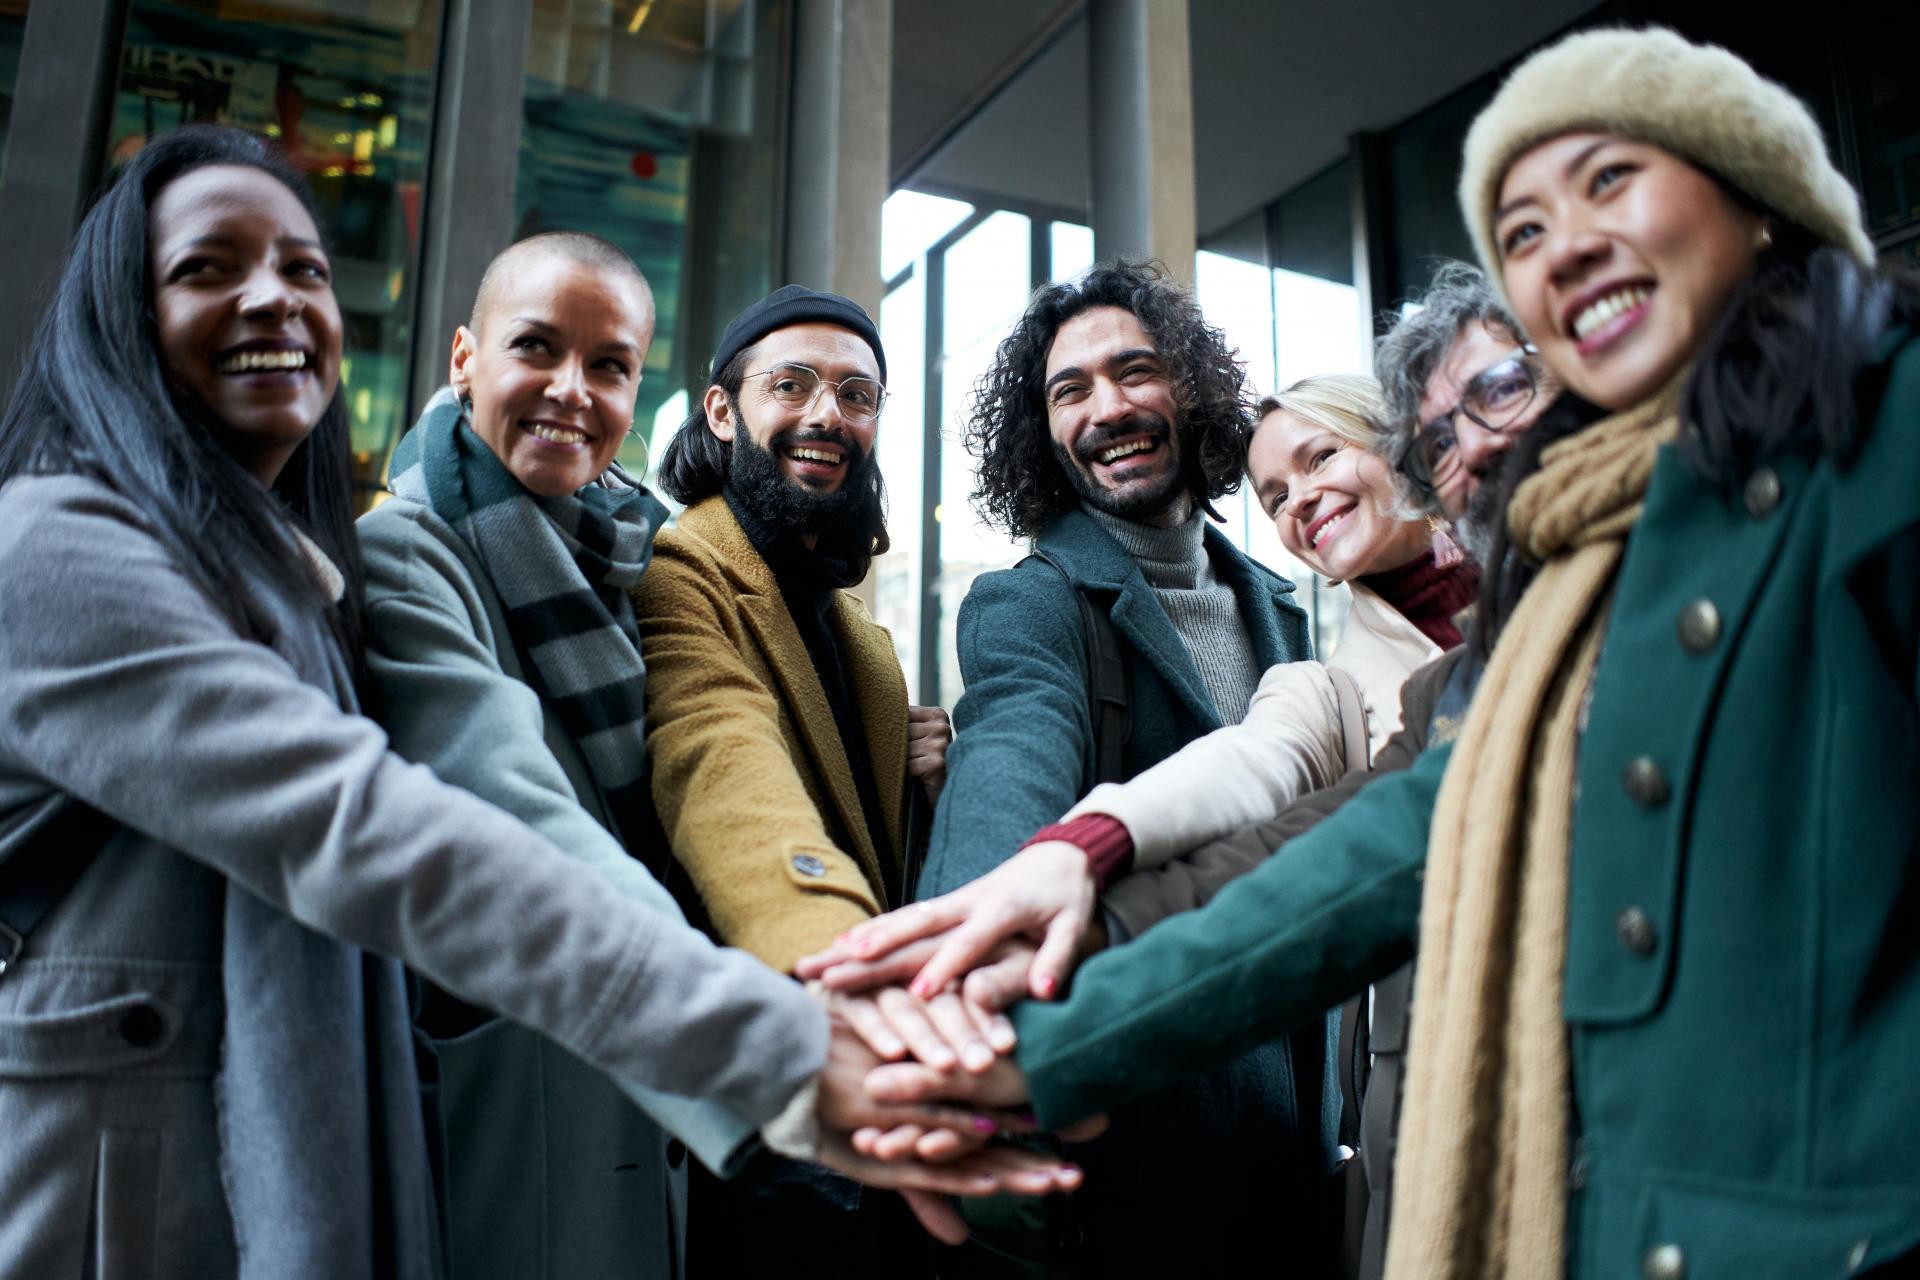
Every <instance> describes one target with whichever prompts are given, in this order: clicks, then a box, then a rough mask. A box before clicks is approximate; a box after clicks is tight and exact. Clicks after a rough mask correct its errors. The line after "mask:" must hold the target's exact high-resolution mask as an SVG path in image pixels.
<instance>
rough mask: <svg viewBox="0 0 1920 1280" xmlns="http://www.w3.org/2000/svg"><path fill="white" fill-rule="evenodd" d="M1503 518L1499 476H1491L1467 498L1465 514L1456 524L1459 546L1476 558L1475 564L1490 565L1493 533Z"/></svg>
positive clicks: (1455, 530) (1481, 482)
mask: <svg viewBox="0 0 1920 1280" xmlns="http://www.w3.org/2000/svg"><path fill="white" fill-rule="evenodd" d="M1501 514H1502V513H1501V510H1500V480H1499V476H1498V475H1497V474H1496V475H1489V476H1487V477H1486V478H1485V479H1483V480H1481V481H1480V486H1479V488H1477V489H1475V490H1474V491H1473V493H1472V494H1471V495H1469V496H1468V498H1467V509H1466V511H1464V512H1463V513H1462V514H1461V516H1460V519H1459V520H1457V521H1455V522H1454V533H1455V534H1456V535H1457V538H1458V541H1459V543H1460V546H1461V547H1462V548H1463V549H1464V550H1465V551H1466V553H1467V554H1468V555H1470V556H1472V557H1473V559H1474V562H1475V563H1477V564H1482V565H1484V564H1486V563H1487V553H1488V552H1490V551H1492V550H1493V533H1494V529H1495V528H1496V527H1497V526H1498V524H1499V520H1500V517H1501Z"/></svg>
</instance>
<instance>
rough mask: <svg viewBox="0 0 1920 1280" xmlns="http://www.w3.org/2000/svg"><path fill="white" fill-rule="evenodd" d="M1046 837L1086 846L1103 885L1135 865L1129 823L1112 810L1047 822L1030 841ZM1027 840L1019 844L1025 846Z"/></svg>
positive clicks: (1089, 865) (1088, 862)
mask: <svg viewBox="0 0 1920 1280" xmlns="http://www.w3.org/2000/svg"><path fill="white" fill-rule="evenodd" d="M1045 840H1064V841H1066V842H1067V843H1068V844H1072V845H1078V846H1079V847H1080V848H1081V849H1082V850H1084V851H1085V852H1086V855H1087V866H1088V867H1089V869H1091V870H1092V872H1093V878H1094V881H1095V883H1096V884H1098V885H1099V886H1100V888H1101V889H1105V888H1106V887H1107V884H1108V883H1109V882H1110V881H1112V880H1114V879H1117V878H1118V877H1120V876H1123V875H1125V874H1126V873H1127V872H1128V870H1130V869H1131V868H1132V866H1133V836H1132V835H1131V834H1130V833H1129V832H1128V831H1127V825H1126V823H1124V822H1122V821H1120V819H1118V818H1115V817H1113V816H1111V815H1110V814H1105V813H1083V814H1081V815H1080V816H1079V817H1077V818H1069V819H1068V820H1067V821H1065V822H1053V823H1048V824H1047V825H1046V826H1044V827H1042V828H1040V829H1039V830H1038V831H1036V832H1034V833H1033V837H1032V838H1031V839H1029V840H1028V841H1027V844H1039V843H1041V842H1042V841H1045ZM1027 844H1023V845H1021V846H1020V847H1021V848H1022V849H1024V848H1026V847H1027Z"/></svg>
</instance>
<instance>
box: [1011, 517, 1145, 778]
mask: <svg viewBox="0 0 1920 1280" xmlns="http://www.w3.org/2000/svg"><path fill="white" fill-rule="evenodd" d="M1030 558H1031V559H1037V560H1042V561H1045V562H1046V563H1047V564H1050V565H1052V566H1053V569H1054V571H1055V572H1056V573H1058V574H1059V575H1060V576H1061V577H1063V578H1065V579H1066V580H1067V583H1068V585H1069V586H1071V587H1073V598H1074V599H1075V600H1076V601H1078V602H1079V604H1080V630H1081V633H1082V635H1083V637H1084V639H1085V641H1086V650H1087V710H1088V713H1089V714H1090V715H1091V716H1092V719H1093V747H1094V750H1093V762H1094V767H1093V773H1094V778H1093V780H1094V781H1095V782H1125V781H1126V780H1127V770H1126V748H1127V739H1128V737H1130V736H1131V735H1132V733H1133V699H1132V695H1131V693H1130V692H1129V690H1128V680H1127V660H1126V657H1125V654H1124V652H1123V650H1122V649H1121V646H1120V633H1119V632H1118V631H1116V630H1114V627H1113V619H1112V618H1109V617H1108V616H1107V611H1106V610H1105V609H1102V608H1099V607H1098V606H1096V605H1095V604H1094V602H1093V601H1092V600H1091V599H1089V598H1088V596H1087V592H1086V590H1085V589H1084V588H1083V587H1081V586H1080V585H1079V584H1078V583H1076V582H1074V580H1073V575H1072V574H1070V573H1068V572H1067V570H1066V567H1065V566H1064V565H1062V564H1061V563H1060V562H1059V561H1058V560H1056V559H1054V558H1053V557H1052V556H1051V555H1049V554H1048V553H1047V552H1045V551H1042V550H1041V549H1040V548H1039V547H1035V548H1034V549H1033V555H1032V556H1031V557H1030ZM1022 563H1024V561H1023V562H1022Z"/></svg>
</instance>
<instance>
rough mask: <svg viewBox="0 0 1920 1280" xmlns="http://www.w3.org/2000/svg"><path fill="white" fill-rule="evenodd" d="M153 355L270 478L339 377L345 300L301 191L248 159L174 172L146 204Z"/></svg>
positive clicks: (233, 446)
mask: <svg viewBox="0 0 1920 1280" xmlns="http://www.w3.org/2000/svg"><path fill="white" fill-rule="evenodd" d="M148 222H149V227H150V244H149V247H148V252H149V253H150V254H151V255H152V262H153V279H154V296H153V310H154V320H155V326H156V336H157V339H158V347H159V354H160V362H161V365H162V367H163V368H165V370H166V373H167V378H168V380H169V381H170V382H171V383H172V384H173V385H174V387H175V388H176V389H177V390H178V391H180V392H181V393H183V394H184V395H186V396H187V397H189V398H190V399H192V400H195V401H198V402H199V403H200V404H202V405H204V406H205V408H206V409H207V411H208V412H209V413H210V414H211V415H212V418H213V421H214V422H215V423H216V424H217V427H218V429H219V430H220V431H221V432H222V436H223V441H222V442H223V443H224V444H225V445H226V447H227V449H228V450H229V451H230V452H231V453H232V454H233V455H234V456H235V457H236V458H238V459H239V460H240V462H241V464H242V465H243V466H245V467H246V468H247V469H248V470H249V471H251V472H253V474H254V475H256V476H258V477H260V479H261V480H263V481H265V482H266V483H268V484H271V483H272V482H273V480H274V477H276V476H278V475H279V474H280V469H281V468H282V467H283V466H285V465H286V462H287V459H288V458H289V457H291V456H292V454H293V451H294V450H295V449H297V448H298V447H299V446H300V442H301V441H302V440H305V439H306V438H307V436H308V435H309V434H310V433H311V432H312V431H313V428H314V426H315V424H317V423H318V422H319V421H320V415H321V414H322V413H324V412H325V411H326V408H327V405H328V403H329V402H331V401H332V399H333V394H334V391H335V390H336V389H337V388H338V387H339V385H340V306H339V303H337V302H336V301H335V300H334V297H333V285H332V283H331V280H332V275H331V271H330V268H329V265H328V262H327V255H326V252H325V251H324V250H323V249H322V248H321V246H320V232H319V229H318V228H316V227H315V226H314V223H313V218H312V217H311V216H310V215H309V214H308V213H307V211H306V208H305V206H303V205H302V204H301V203H300V201H299V198H298V197H296V196H295V195H294V194H293V192H291V191H289V190H287V188H286V187H284V186H282V185H281V184H280V182H279V180H278V179H276V178H274V177H272V176H271V175H269V174H267V173H265V172H263V171H262V170H259V169H255V168H252V167H250V166H246V165H208V166H206V167H204V168H200V169H195V170H193V171H192V172H190V173H186V174H183V175H182V176H181V177H178V178H176V179H174V180H173V181H172V182H170V183H168V184H167V186H166V187H165V188H163V189H162V190H161V192H160V193H159V195H157V196H156V197H154V201H153V207H152V209H151V211H150V212H149V216H148Z"/></svg>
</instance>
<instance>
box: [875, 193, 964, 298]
mask: <svg viewBox="0 0 1920 1280" xmlns="http://www.w3.org/2000/svg"><path fill="white" fill-rule="evenodd" d="M972 212H973V206H972V205H970V204H968V203H967V202H966V201H964V200H948V199H946V198H945V197H944V196H930V195H926V194H924V193H922V192H919V191H896V192H894V193H893V194H892V195H890V196H888V197H887V200H886V203H885V204H883V205H881V206H880V278H881V279H882V280H891V279H893V278H894V277H895V276H897V275H899V274H900V273H901V272H902V271H905V270H906V269H907V268H908V267H910V266H912V265H913V263H914V260H915V259H916V258H918V257H919V256H920V255H921V254H923V253H925V252H926V251H927V250H928V249H929V248H931V247H932V246H933V245H934V244H936V243H938V242H939V239H940V237H941V236H944V235H946V234H947V232H949V231H951V230H953V229H954V228H955V227H957V226H959V225H960V224H961V223H962V222H963V221H965V220H966V218H967V215H969V214H971V213H972Z"/></svg>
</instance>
